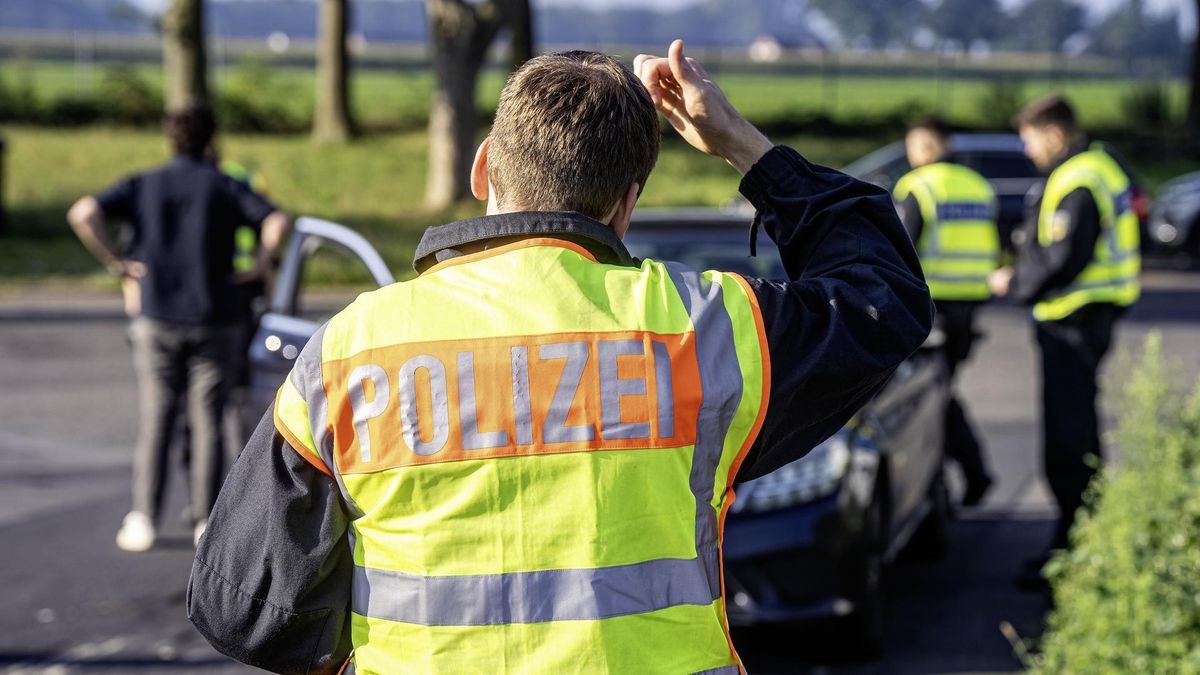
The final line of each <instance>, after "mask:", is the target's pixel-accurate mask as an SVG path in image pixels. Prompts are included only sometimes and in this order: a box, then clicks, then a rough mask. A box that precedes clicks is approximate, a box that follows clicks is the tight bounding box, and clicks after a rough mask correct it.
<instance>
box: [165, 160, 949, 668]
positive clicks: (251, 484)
mask: <svg viewBox="0 0 1200 675" xmlns="http://www.w3.org/2000/svg"><path fill="white" fill-rule="evenodd" d="M741 191H742V193H743V194H744V195H745V196H746V197H747V198H748V199H749V200H750V201H751V202H752V203H753V204H754V206H755V207H756V208H757V209H758V214H759V216H760V218H761V223H762V225H763V227H764V229H765V230H766V232H767V234H768V235H769V236H770V237H771V238H772V239H773V240H774V241H775V242H776V244H777V245H778V247H779V251H780V255H781V257H782V261H783V264H784V267H785V269H786V270H787V273H788V276H789V277H790V278H791V279H792V280H791V281H768V280H765V279H747V281H748V282H749V284H750V286H751V288H752V289H753V291H754V293H755V295H756V296H757V299H758V303H759V306H760V307H761V309H762V315H763V320H764V323H765V327H766V332H767V340H768V348H769V350H770V356H771V393H770V404H769V407H768V410H767V413H766V417H765V420H764V423H763V427H762V431H761V433H760V435H759V437H758V439H757V440H756V441H755V443H754V445H753V447H752V448H751V450H750V453H749V455H748V456H747V458H746V460H745V461H744V462H743V464H742V466H741V469H740V470H739V472H738V475H737V480H739V481H745V480H748V479H750V478H754V477H757V476H761V475H764V474H766V473H769V472H770V471H773V470H774V469H776V468H778V467H780V466H783V465H784V464H787V463H789V462H791V461H794V460H796V459H798V458H800V457H801V456H803V455H804V454H806V453H807V452H808V451H809V450H810V449H812V447H813V446H815V445H817V444H818V443H820V442H821V441H823V440H824V439H825V438H827V437H828V436H830V435H831V434H832V433H833V432H835V431H837V430H838V429H839V428H840V427H841V426H842V425H844V424H845V423H846V421H847V420H848V419H849V418H850V417H851V415H853V414H854V413H855V412H856V411H857V410H858V409H859V408H860V407H861V406H862V405H863V404H864V403H865V402H866V401H867V400H868V399H869V398H870V397H871V396H872V395H873V394H874V393H875V392H877V391H878V390H879V388H880V387H882V386H883V384H884V383H885V382H886V381H887V379H888V377H889V376H890V375H891V373H892V371H893V370H894V369H895V368H896V366H897V365H899V364H900V362H901V361H903V360H904V359H905V358H906V357H908V356H909V355H910V354H911V353H912V352H913V351H915V350H916V349H917V348H918V347H919V346H920V345H921V343H922V342H923V341H924V340H925V337H926V336H927V335H928V333H929V330H930V326H931V322H932V314H933V307H932V303H931V302H930V299H929V291H928V289H927V288H926V287H925V283H924V280H923V278H922V276H921V271H920V265H919V263H918V262H917V257H916V254H915V252H914V251H913V247H912V244H911V242H910V241H909V238H908V235H907V234H906V233H905V231H904V229H903V227H901V225H900V223H899V221H898V220H897V218H896V212H895V210H894V209H893V206H892V201H891V197H890V196H889V195H888V194H887V193H885V192H884V191H882V190H880V189H878V188H876V187H873V186H871V185H869V184H867V183H863V182H861V181H858V180H855V179H853V178H850V177H849V176H846V175H845V174H842V173H839V172H837V171H833V170H831V169H826V168H824V167H820V166H815V165H813V164H810V163H808V162H807V161H805V160H804V159H803V158H802V157H801V156H800V155H799V154H797V153H796V152H795V151H794V150H791V149H790V148H786V147H782V146H780V147H776V148H775V149H774V150H772V151H771V152H769V153H768V154H767V155H766V156H764V157H763V158H762V159H761V160H760V161H759V162H758V163H757V164H756V165H755V166H754V168H753V169H751V171H750V172H749V173H748V174H747V175H746V177H745V178H744V179H743V181H742V184H741ZM522 235H523V236H530V235H539V236H546V235H555V236H559V237H562V238H567V239H571V240H572V241H575V242H576V243H580V244H582V245H584V246H586V247H587V248H588V249H589V250H590V251H591V252H592V253H593V254H595V255H596V257H597V259H598V260H600V261H601V262H608V263H612V264H631V265H632V264H636V263H635V261H634V260H633V258H632V257H631V256H630V255H629V253H628V251H627V250H626V249H625V247H624V245H622V244H621V242H620V240H618V239H617V238H616V236H615V235H614V234H613V232H612V230H611V229H609V228H608V227H606V226H604V225H602V224H600V223H597V222H595V221H593V220H590V219H588V218H585V217H583V216H581V215H579V214H564V213H519V214H504V215H497V216H485V217H483V218H476V219H472V220H468V221H462V222H460V223H454V224H451V225H446V226H442V227H438V228H431V229H430V230H429V231H428V232H427V233H426V236H425V237H424V239H423V240H422V243H421V246H420V247H419V248H418V251H417V261H416V266H417V268H418V269H423V268H424V267H426V266H428V265H429V264H431V262H433V261H436V260H442V259H446V258H448V257H453V256H454V255H456V254H457V252H456V251H455V247H458V246H464V245H467V244H470V243H472V242H476V241H481V240H484V239H488V238H495V237H500V236H522ZM347 527H348V516H347V514H346V511H345V509H344V508H343V506H342V504H341V498H340V497H339V495H338V490H337V487H336V484H335V483H334V481H333V480H332V479H330V478H329V477H328V476H327V475H325V474H323V473H321V472H319V471H317V470H316V469H315V468H313V467H312V466H311V465H310V464H308V463H307V462H306V461H305V460H303V459H302V458H301V457H300V455H299V454H298V453H297V452H296V451H295V450H293V449H292V448H290V447H287V443H286V441H284V439H283V438H282V437H281V436H280V435H279V434H278V433H277V432H276V431H275V429H274V426H273V422H272V415H271V413H270V412H268V413H267V415H266V416H264V417H263V420H262V422H261V423H260V424H259V428H258V431H257V432H256V433H255V434H254V437H253V438H251V440H250V443H249V444H248V445H247V446H246V449H245V450H244V451H243V452H242V454H241V457H240V458H239V459H238V461H237V463H236V464H235V465H234V467H233V468H232V470H231V472H230V475H229V477H228V478H227V479H226V481H225V485H224V487H223V488H222V491H221V495H220V497H219V498H218V500H217V504H216V507H215V508H214V510H213V513H212V516H211V518H210V522H209V527H208V533H207V534H206V535H205V537H204V539H203V540H202V541H201V543H200V546H199V549H198V550H197V552H196V561H195V564H194V566H193V568H192V577H191V581H190V583H189V585H188V599H187V605H188V616H189V617H190V618H191V620H192V622H193V623H194V624H195V625H196V627H197V628H198V629H199V630H200V632H201V633H202V634H204V636H205V637H207V638H208V640H209V641H210V642H212V644H213V645H214V646H215V647H216V648H217V649H218V650H220V651H221V652H223V653H225V654H228V655H229V656H232V657H233V658H236V659H238V660H241V661H244V662H246V663H250V664H252V665H257V666H260V667H263V668H267V669H270V670H275V671H279V672H335V671H336V670H337V668H338V667H339V666H340V665H341V663H342V662H343V661H344V660H345V658H346V657H347V655H348V652H349V636H348V632H347V631H348V629H349V616H348V615H349V599H350V578H351V571H352V566H353V560H352V557H351V550H350V546H349V543H348V539H347Z"/></svg>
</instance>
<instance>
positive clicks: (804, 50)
mask: <svg viewBox="0 0 1200 675" xmlns="http://www.w3.org/2000/svg"><path fill="white" fill-rule="evenodd" d="M828 48H829V47H828V46H827V45H826V44H825V41H824V40H822V39H821V38H819V37H817V36H816V35H815V34H813V33H811V32H809V31H805V30H798V31H794V32H791V33H789V34H787V35H776V34H774V33H763V34H761V35H759V36H758V37H756V38H754V41H753V42H751V43H750V47H749V48H748V49H747V51H748V53H749V55H750V60H751V61H754V62H755V63H774V62H775V61H778V60H779V59H781V58H783V57H784V56H785V55H788V54H819V53H823V52H825V51H826V50H828Z"/></svg>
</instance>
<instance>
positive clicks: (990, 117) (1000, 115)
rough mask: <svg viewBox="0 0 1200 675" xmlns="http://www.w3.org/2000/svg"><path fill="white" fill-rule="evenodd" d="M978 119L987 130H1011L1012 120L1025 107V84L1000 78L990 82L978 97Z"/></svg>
mask: <svg viewBox="0 0 1200 675" xmlns="http://www.w3.org/2000/svg"><path fill="white" fill-rule="evenodd" d="M977 105H978V107H979V119H980V120H982V121H983V123H984V125H985V126H986V127H987V128H989V129H1005V130H1007V129H1011V128H1012V123H1013V119H1014V118H1016V116H1017V114H1018V113H1020V112H1021V108H1022V107H1023V106H1024V105H1025V83H1023V82H1021V81H1020V80H1013V79H1007V78H1000V79H996V80H992V82H991V83H990V84H989V85H988V88H987V91H986V92H984V94H983V95H982V96H980V97H979V102H978V103H977Z"/></svg>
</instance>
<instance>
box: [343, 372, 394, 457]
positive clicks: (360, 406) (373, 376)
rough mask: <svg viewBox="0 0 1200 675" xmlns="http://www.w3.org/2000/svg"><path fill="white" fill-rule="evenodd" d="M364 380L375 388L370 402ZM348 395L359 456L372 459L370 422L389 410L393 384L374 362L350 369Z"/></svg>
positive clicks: (347, 383) (347, 386) (347, 384)
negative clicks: (368, 381) (388, 405)
mask: <svg viewBox="0 0 1200 675" xmlns="http://www.w3.org/2000/svg"><path fill="white" fill-rule="evenodd" d="M363 380H370V381H371V385H372V387H373V388H374V390H375V393H374V394H373V396H374V397H375V398H372V399H371V401H370V402H367V394H366V390H365V388H364V387H363ZM346 395H347V396H349V397H350V412H351V417H352V418H353V420H354V433H355V435H357V436H358V447H359V456H360V457H362V461H364V462H369V461H371V429H370V427H369V426H368V422H369V421H370V420H372V419H375V418H376V417H379V416H380V415H382V414H383V411H384V410H387V404H388V397H389V396H391V385H389V384H388V376H387V373H386V372H384V370H383V368H380V367H379V366H377V365H375V364H374V363H367V364H364V365H361V366H359V367H357V368H355V369H354V370H352V371H350V379H349V381H347V382H346Z"/></svg>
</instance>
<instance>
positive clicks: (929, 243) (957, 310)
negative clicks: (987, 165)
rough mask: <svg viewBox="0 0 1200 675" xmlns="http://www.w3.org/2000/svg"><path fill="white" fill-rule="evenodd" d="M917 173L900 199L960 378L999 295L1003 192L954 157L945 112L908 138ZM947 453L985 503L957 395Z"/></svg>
mask: <svg viewBox="0 0 1200 675" xmlns="http://www.w3.org/2000/svg"><path fill="white" fill-rule="evenodd" d="M904 146H905V150H906V152H907V154H908V163H909V165H910V166H912V167H913V170H912V171H911V172H909V173H908V174H907V175H905V176H904V177H903V178H901V179H900V180H899V181H898V182H897V183H896V188H895V190H894V192H893V195H892V196H893V199H895V201H896V209H897V211H898V212H899V213H900V221H901V222H902V223H904V229H906V230H908V234H909V236H910V237H912V240H913V242H914V243H916V245H917V255H919V256H920V257H921V267H922V269H923V270H924V271H925V282H926V283H927V284H929V294H930V295H931V296H933V301H934V303H935V305H936V306H937V325H938V326H939V327H940V328H941V329H942V332H943V334H944V337H945V346H944V351H945V354H946V362H947V364H948V365H949V367H950V377H951V379H952V380H953V378H954V374H955V372H956V371H957V370H958V367H959V366H960V365H961V364H962V363H963V362H964V361H966V359H967V358H968V357H969V356H970V354H971V348H972V346H973V345H974V343H975V340H976V338H977V334H976V332H975V311H976V309H978V307H979V306H980V305H982V304H983V303H985V302H987V301H988V300H990V299H991V297H992V292H991V290H990V289H989V288H988V284H987V279H988V275H989V274H990V273H991V272H992V271H994V270H995V269H996V268H997V267H998V266H999V257H1000V237H999V233H998V230H997V229H996V208H997V205H996V194H995V191H993V190H992V185H991V183H988V181H987V179H986V178H984V177H983V176H981V175H979V174H978V173H977V172H975V171H973V170H971V169H969V168H967V167H965V166H962V165H961V164H954V163H952V162H950V161H949V160H948V157H949V154H950V129H949V127H948V126H947V125H946V123H945V122H944V121H943V120H941V119H940V118H937V117H928V118H925V119H923V120H921V121H919V122H917V123H916V124H914V125H912V126H911V127H910V128H909V130H908V134H907V135H906V136H905V139H904ZM944 419H945V425H944V442H945V445H944V447H945V450H946V457H948V458H949V459H953V460H954V461H955V462H957V463H958V465H959V467H960V468H961V469H962V472H963V478H964V479H965V483H966V489H965V490H964V492H963V497H962V502H963V505H964V506H974V505H976V504H978V503H979V502H980V501H981V500H982V499H983V496H984V495H985V494H986V493H987V491H988V488H989V487H991V485H992V478H991V476H990V475H989V473H988V470H987V466H986V463H985V462H984V460H983V449H982V447H981V446H980V443H979V438H978V436H977V435H976V434H975V432H974V430H973V429H972V428H971V423H970V421H969V419H968V417H967V414H966V411H965V410H964V409H963V405H962V402H961V400H960V399H959V397H958V395H957V394H954V395H952V396H951V398H950V401H949V403H948V404H947V406H946V415H945V418H944Z"/></svg>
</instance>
